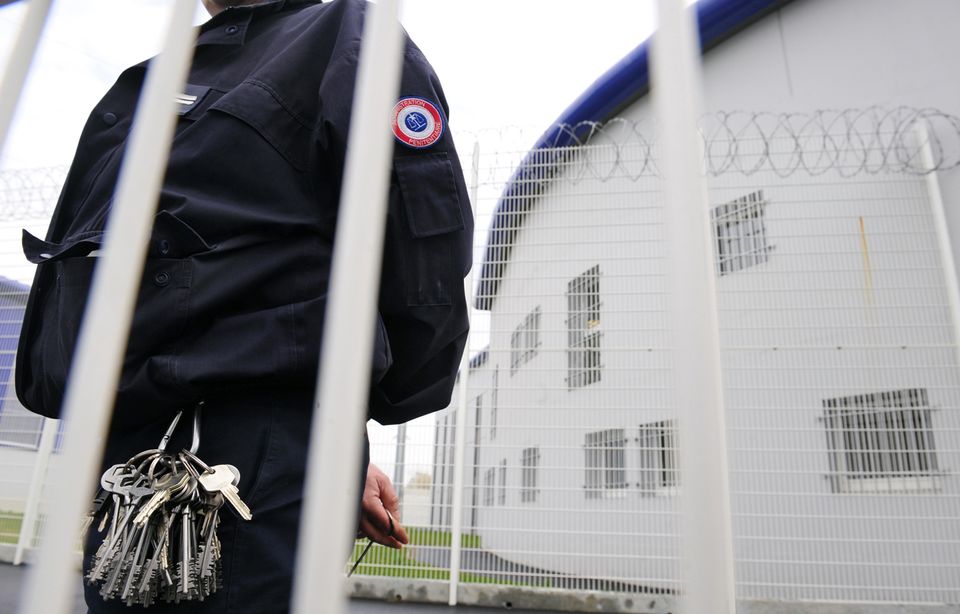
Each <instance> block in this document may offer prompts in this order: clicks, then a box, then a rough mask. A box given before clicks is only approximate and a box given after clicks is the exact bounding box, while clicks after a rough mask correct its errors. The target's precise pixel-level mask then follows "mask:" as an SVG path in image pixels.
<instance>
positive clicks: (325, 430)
mask: <svg viewBox="0 0 960 614" xmlns="http://www.w3.org/2000/svg"><path fill="white" fill-rule="evenodd" d="M367 8H368V11H369V14H368V15H367V18H366V19H365V23H364V27H363V39H362V41H361V47H360V65H359V68H358V69H357V70H358V78H357V91H356V93H355V96H354V106H353V112H352V115H351V119H350V137H349V142H348V144H347V160H346V167H345V170H344V179H343V195H342V197H341V199H340V207H339V212H340V213H339V215H338V220H337V231H336V237H337V238H336V244H335V245H334V251H333V265H332V271H331V274H330V292H329V301H328V303H327V313H326V317H325V320H324V330H323V347H322V348H321V350H320V376H319V378H318V384H317V394H316V399H317V400H316V407H315V410H314V419H313V424H312V426H311V436H310V453H309V458H308V464H307V474H306V485H305V489H304V503H303V512H302V514H301V522H300V540H299V546H298V548H297V567H296V574H295V576H294V589H293V610H292V611H293V612H294V614H313V613H314V612H330V613H332V614H340V613H341V612H343V611H344V610H345V609H346V598H347V595H346V583H345V576H344V573H343V560H342V559H341V558H340V553H346V552H350V549H351V546H352V544H353V541H354V530H355V528H356V522H357V519H356V516H355V510H356V502H357V501H358V500H359V495H360V493H359V492H358V491H357V479H356V476H357V473H356V470H355V469H356V468H357V467H359V466H360V463H361V462H362V461H361V455H362V448H361V442H362V436H363V429H364V425H365V423H366V416H367V400H368V399H367V394H368V392H369V386H370V366H371V360H372V354H373V352H372V350H373V333H374V325H375V322H376V314H377V289H378V286H379V284H378V280H379V278H380V264H381V258H382V255H383V235H384V229H385V225H386V207H387V190H388V188H389V184H390V167H391V163H390V154H391V152H392V139H393V136H392V135H391V133H390V131H389V130H387V128H386V127H387V118H388V117H389V116H390V107H391V105H392V103H393V101H394V100H396V97H397V92H398V91H399V89H400V69H401V61H402V58H403V37H402V30H401V29H400V22H399V20H398V16H399V0H379V1H378V2H377V3H376V4H369V5H368V6H367Z"/></svg>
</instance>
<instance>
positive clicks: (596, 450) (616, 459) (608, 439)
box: [584, 429, 627, 499]
mask: <svg viewBox="0 0 960 614" xmlns="http://www.w3.org/2000/svg"><path fill="white" fill-rule="evenodd" d="M626 443H627V437H626V435H625V434H624V430H623V429H607V430H604V431H597V432H594V433H587V435H586V442H585V445H584V451H585V452H586V478H587V481H586V486H585V490H584V493H585V494H586V497H587V499H599V498H601V497H603V496H604V494H606V493H609V492H611V491H619V490H623V489H626V487H627V471H626V454H625V452H624V447H625V446H626Z"/></svg>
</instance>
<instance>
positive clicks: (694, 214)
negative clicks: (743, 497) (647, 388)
mask: <svg viewBox="0 0 960 614" xmlns="http://www.w3.org/2000/svg"><path fill="white" fill-rule="evenodd" d="M694 6H695V5H694ZM657 15H658V20H659V26H658V29H657V30H656V32H655V33H654V35H653V50H652V53H651V56H652V58H651V61H652V70H651V72H652V79H651V85H652V88H651V91H652V94H653V99H654V105H655V109H656V113H657V115H658V117H659V118H660V121H661V122H662V126H663V132H662V138H661V142H662V143H663V162H664V195H665V199H664V209H665V216H664V219H665V222H666V226H667V238H668V242H669V243H670V252H669V257H668V260H667V278H668V279H670V280H671V284H672V288H671V289H672V292H671V295H670V298H671V303H670V307H671V312H672V314H671V315H672V322H671V325H672V331H673V334H674V339H675V347H676V352H675V354H674V361H673V364H674V365H675V366H674V369H675V372H676V377H675V381H674V387H675V390H676V391H677V417H678V422H679V432H680V459H681V465H680V468H681V480H682V484H683V487H682V488H683V492H682V496H681V506H682V508H683V509H682V519H683V522H682V524H681V527H682V529H681V534H682V538H681V540H682V549H681V552H682V555H681V564H682V571H681V578H682V582H683V591H682V597H681V600H680V604H681V608H682V611H684V612H686V613H687V614H702V613H704V612H714V613H717V614H733V613H734V612H735V611H736V604H735V593H734V579H733V536H732V531H731V527H732V525H731V513H730V500H729V496H728V493H729V486H728V482H729V474H728V470H727V444H726V437H727V428H726V420H725V415H724V399H723V386H722V384H721V373H720V336H719V321H718V314H717V293H716V276H715V275H714V263H713V250H712V248H711V237H710V228H709V225H708V215H707V211H708V209H707V185H706V179H705V177H704V175H703V173H702V170H701V168H702V166H701V164H702V155H701V151H700V150H701V140H700V136H699V133H698V132H697V121H698V120H699V118H700V116H701V108H702V93H701V91H700V84H701V83H702V80H701V78H700V53H699V45H698V42H697V39H696V32H697V28H696V25H695V23H694V20H695V18H696V15H695V12H694V10H693V9H689V8H687V3H686V2H685V1H684V0H658V2H657Z"/></svg>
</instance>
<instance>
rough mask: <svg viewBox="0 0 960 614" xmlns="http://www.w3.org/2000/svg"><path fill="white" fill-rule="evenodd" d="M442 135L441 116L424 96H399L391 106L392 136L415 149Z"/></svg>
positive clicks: (438, 138)
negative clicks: (394, 104)
mask: <svg viewBox="0 0 960 614" xmlns="http://www.w3.org/2000/svg"><path fill="white" fill-rule="evenodd" d="M442 135H443V116H442V115H441V114H440V110H439V109H438V108H437V105H435V104H433V103H432V102H430V101H429V100H426V99H424V98H416V97H410V98H401V99H400V101H399V102H397V104H396V106H394V107H393V136H395V137H397V140H398V141H400V142H401V143H403V144H404V145H407V146H408V147H413V148H415V149H423V148H425V147H430V146H431V145H433V144H434V143H436V142H437V141H439V140H440V137H441V136H442Z"/></svg>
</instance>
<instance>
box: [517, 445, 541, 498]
mask: <svg viewBox="0 0 960 614" xmlns="http://www.w3.org/2000/svg"><path fill="white" fill-rule="evenodd" d="M520 466H521V475H520V477H521V482H520V502H521V503H530V502H533V501H536V500H537V496H538V495H539V494H540V489H539V488H538V487H537V470H538V469H539V467H540V448H524V449H523V452H522V454H521V460H520Z"/></svg>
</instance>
